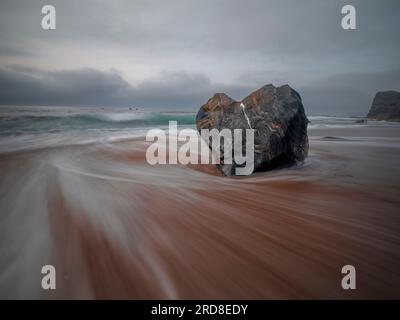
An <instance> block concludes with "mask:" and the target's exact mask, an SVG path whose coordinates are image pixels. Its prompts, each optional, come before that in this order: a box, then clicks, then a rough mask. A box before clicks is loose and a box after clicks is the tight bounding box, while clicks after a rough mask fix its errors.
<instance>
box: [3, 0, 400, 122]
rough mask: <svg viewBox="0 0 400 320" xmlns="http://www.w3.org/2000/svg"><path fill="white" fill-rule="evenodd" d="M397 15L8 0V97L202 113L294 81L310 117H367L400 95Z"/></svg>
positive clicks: (365, 2) (327, 8)
mask: <svg viewBox="0 0 400 320" xmlns="http://www.w3.org/2000/svg"><path fill="white" fill-rule="evenodd" d="M45 4H53V5H54V6H55V8H56V14H57V15H56V18H57V29H56V30H51V31H44V30H42V28H41V19H42V16H43V15H42V14H41V8H42V6H43V5H45ZM345 4H352V5H354V6H355V8H356V12H357V30H343V29H342V28H341V18H342V14H341V8H342V6H343V5H345ZM399 17H400V1H398V0H393V1H390V0H382V1H377V0H360V1H354V0H352V1H350V0H348V1H341V0H330V1H321V0H304V1H299V0H249V1H243V0H210V1H206V0H197V1H191V0H159V1H153V0H126V1H124V0H118V1H117V0H113V1H105V0H97V1H95V0H85V1H82V0H79V1H78V0H64V1H56V0H46V1H39V0H25V1H22V0H10V1H8V0H6V1H5V0H0V104H2V105H68V106H70V105H71V106H90V105H93V106H135V107H136V106H138V107H141V108H156V109H168V110H171V109H176V110H188V111H192V110H193V111H194V110H197V109H198V108H199V107H200V105H201V104H203V103H204V102H206V101H207V99H208V98H209V97H210V96H212V95H213V94H214V93H215V92H226V93H227V94H228V95H230V96H232V97H233V98H235V99H242V98H244V97H245V96H246V95H247V94H249V93H250V92H251V91H253V90H255V89H257V88H259V87H261V86H262V85H264V84H268V83H273V84H275V85H282V84H286V83H288V84H289V85H291V86H292V87H293V88H295V89H296V90H297V91H298V92H299V93H300V95H301V96H302V98H303V102H304V105H305V108H306V111H307V113H308V114H338V115H343V114H363V113H366V112H367V111H368V109H369V107H370V105H371V102H372V99H373V96H374V95H375V93H376V92H377V91H379V90H400V59H399V56H400V54H399V52H400V18H399Z"/></svg>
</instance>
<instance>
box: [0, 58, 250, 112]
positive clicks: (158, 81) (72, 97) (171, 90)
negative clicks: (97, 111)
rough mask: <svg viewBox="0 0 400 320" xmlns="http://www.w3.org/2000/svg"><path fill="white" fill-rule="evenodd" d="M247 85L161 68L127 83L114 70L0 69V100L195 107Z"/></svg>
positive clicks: (241, 92)
mask: <svg viewBox="0 0 400 320" xmlns="http://www.w3.org/2000/svg"><path fill="white" fill-rule="evenodd" d="M249 89H250V88H248V87H244V86H237V85H231V86H229V85H224V84H216V83H212V82H211V81H210V79H208V78H207V77H205V76H203V75H189V74H187V73H185V72H162V73H161V74H160V76H159V77H157V78H154V79H150V80H146V81H144V82H141V83H140V84H138V85H137V86H132V85H130V84H129V83H128V82H126V81H125V80H124V79H123V78H122V77H121V75H120V74H118V72H116V71H107V72H102V71H98V70H93V69H78V70H68V71H66V70H61V71H41V70H38V69H35V68H30V67H24V66H18V65H14V66H8V67H6V68H1V69H0V105H46V106H47V105H50V106H140V107H152V108H157V107H159V106H162V107H167V108H181V109H186V110H195V109H196V108H198V107H199V106H200V105H201V104H203V103H204V102H205V101H206V100H207V99H208V98H209V95H210V93H214V92H217V91H218V92H219V91H225V92H228V93H230V94H232V96H239V97H241V96H243V95H244V94H247V93H248V91H249Z"/></svg>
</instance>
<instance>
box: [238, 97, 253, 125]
mask: <svg viewBox="0 0 400 320" xmlns="http://www.w3.org/2000/svg"><path fill="white" fill-rule="evenodd" d="M240 106H241V107H242V109H243V113H244V116H245V117H246V120H247V123H248V124H249V128H250V129H252V128H251V124H250V119H249V117H248V116H247V113H246V109H245V106H244V104H243V103H241V104H240Z"/></svg>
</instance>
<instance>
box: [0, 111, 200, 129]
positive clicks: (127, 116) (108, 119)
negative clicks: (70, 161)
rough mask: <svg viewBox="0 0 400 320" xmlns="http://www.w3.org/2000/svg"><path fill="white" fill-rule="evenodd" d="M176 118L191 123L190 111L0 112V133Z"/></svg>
mask: <svg viewBox="0 0 400 320" xmlns="http://www.w3.org/2000/svg"><path fill="white" fill-rule="evenodd" d="M169 121H177V122H178V125H194V123H195V115H194V114H190V113H185V114H172V113H170V114H169V113H151V112H142V113H139V112H137V113H133V112H132V113H109V112H104V113H83V114H72V115H68V114H62V115H59V114H58V115H23V116H13V115H12V116H2V117H1V116H0V134H2V135H10V134H11V135H14V134H19V133H35V132H51V131H57V132H59V131H70V130H85V129H126V128H144V127H158V126H164V125H168V123H169Z"/></svg>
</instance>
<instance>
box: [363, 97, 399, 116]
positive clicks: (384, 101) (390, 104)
mask: <svg viewBox="0 0 400 320" xmlns="http://www.w3.org/2000/svg"><path fill="white" fill-rule="evenodd" d="M367 117H368V118H370V119H375V120H391V121H400V92H397V91H380V92H378V93H377V94H376V95H375V98H374V101H373V102H372V106H371V109H370V110H369V112H368V115H367Z"/></svg>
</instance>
